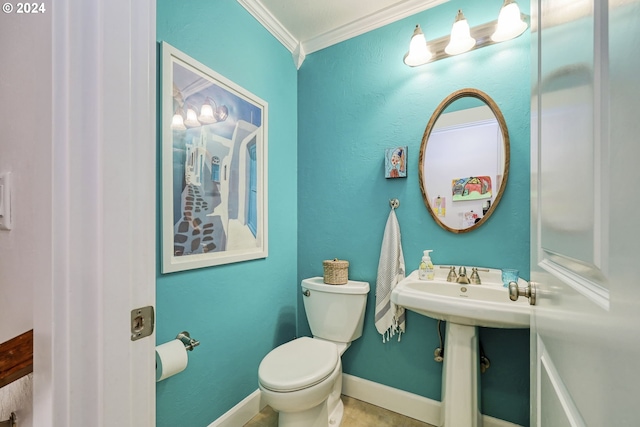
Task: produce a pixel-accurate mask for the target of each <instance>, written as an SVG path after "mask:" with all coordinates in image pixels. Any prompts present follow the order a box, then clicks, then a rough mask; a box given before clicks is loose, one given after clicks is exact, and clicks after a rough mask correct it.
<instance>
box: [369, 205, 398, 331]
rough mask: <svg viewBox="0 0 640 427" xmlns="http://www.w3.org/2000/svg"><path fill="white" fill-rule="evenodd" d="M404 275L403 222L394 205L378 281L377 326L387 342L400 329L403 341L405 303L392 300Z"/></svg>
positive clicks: (384, 242) (386, 230)
mask: <svg viewBox="0 0 640 427" xmlns="http://www.w3.org/2000/svg"><path fill="white" fill-rule="evenodd" d="M404 275H405V267H404V256H403V255H402V242H401V241H400V225H399V224H398V219H397V218H396V213H395V209H391V213H390V214H389V218H388V219H387V225H386V226H385V229H384V237H383V238H382V248H381V250H380V261H378V278H377V281H376V329H377V330H378V332H379V333H380V334H382V342H387V341H388V340H389V339H390V338H391V337H392V336H393V335H395V333H396V332H397V333H398V341H400V337H401V336H402V333H403V332H404V331H405V313H404V307H400V306H397V305H395V304H394V303H393V302H391V291H392V290H393V288H395V286H396V285H397V284H398V282H399V281H400V280H402V279H404Z"/></svg>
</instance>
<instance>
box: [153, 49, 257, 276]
mask: <svg viewBox="0 0 640 427" xmlns="http://www.w3.org/2000/svg"><path fill="white" fill-rule="evenodd" d="M161 80H162V91H161V102H162V108H161V110H162V112H161V114H162V116H161V120H160V123H161V134H162V196H161V197H162V272H163V273H170V272H174V271H181V270H188V269H193V268H202V267H209V266H214V265H220V264H228V263H233V262H239V261H246V260H251V259H257V258H265V257H266V256H267V254H268V245H267V243H268V240H267V237H268V236H267V235H268V233H267V228H268V227H267V225H268V224H267V152H268V150H267V135H268V132H267V124H268V120H267V119H268V113H267V112H268V105H267V103H266V102H265V101H263V100H262V99H260V98H258V97H257V96H255V95H253V94H252V93H250V92H249V91H247V90H246V89H243V88H242V87H240V86H239V85H237V84H235V83H234V82H232V81H231V80H229V79H227V78H225V77H223V76H221V75H220V74H218V73H216V72H215V71H213V70H212V69H210V68H208V67H207V66H205V65H203V64H201V63H200V62H198V61H196V60H195V59H193V58H191V57H189V56H187V55H186V54H185V53H183V52H181V51H179V50H178V49H176V48H174V47H173V46H171V45H169V44H167V43H165V42H163V43H162V75H161Z"/></svg>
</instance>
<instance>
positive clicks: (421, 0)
mask: <svg viewBox="0 0 640 427" xmlns="http://www.w3.org/2000/svg"><path fill="white" fill-rule="evenodd" d="M448 1H449V0H408V1H405V2H402V3H398V4H395V5H393V6H389V7H387V8H385V9H382V10H379V11H378V12H375V13H372V14H371V15H368V16H365V17H364V18H362V19H359V20H357V21H353V22H350V23H349V24H346V25H343V26H341V27H338V28H336V29H334V30H331V31H328V32H326V33H324V34H321V35H319V36H317V37H314V38H311V39H309V40H304V41H302V45H303V46H304V50H305V52H306V53H307V55H308V54H310V53H313V52H317V51H319V50H322V49H324V48H327V47H329V46H333V45H334V44H338V43H340V42H343V41H345V40H348V39H350V38H353V37H356V36H359V35H361V34H364V33H367V32H369V31H372V30H375V29H377V28H380V27H384V26H385V25H388V24H391V23H392V22H396V21H399V20H400V19H403V18H406V17H408V16H411V15H415V14H416V13H419V12H422V11H425V10H427V9H430V8H432V7H435V6H438V5H440V4H442V3H446V2H448Z"/></svg>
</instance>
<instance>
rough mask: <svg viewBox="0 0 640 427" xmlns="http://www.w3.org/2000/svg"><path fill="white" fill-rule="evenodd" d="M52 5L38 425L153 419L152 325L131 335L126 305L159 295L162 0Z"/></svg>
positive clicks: (147, 425)
mask: <svg viewBox="0 0 640 427" xmlns="http://www.w3.org/2000/svg"><path fill="white" fill-rule="evenodd" d="M51 3H53V2H51ZM46 13H50V14H52V39H51V45H52V49H53V50H52V68H53V69H52V77H51V83H52V91H53V102H52V119H53V120H52V122H53V135H52V137H51V136H50V135H47V134H43V135H42V144H48V143H51V144H52V155H51V159H50V160H51V165H52V176H51V179H48V177H44V178H43V179H42V180H41V181H40V184H41V185H43V186H46V187H47V188H49V190H50V191H51V199H52V204H51V206H46V205H45V206H42V211H41V215H42V218H43V220H45V221H50V223H51V227H50V228H51V236H52V245H51V251H50V257H51V263H52V269H53V275H52V278H51V280H50V281H49V282H47V281H44V282H43V283H34V284H33V285H34V396H33V401H34V423H33V425H34V426H37V427H48V426H54V427H86V426H95V427H110V426H123V427H125V426H126V427H133V426H135V427H138V426H140V427H152V426H154V425H155V381H154V379H155V366H154V365H155V357H154V348H155V335H151V336H150V337H146V338H143V339H140V340H139V341H135V342H134V341H131V339H130V338H131V333H130V330H131V315H130V313H131V310H132V309H134V308H137V307H141V306H148V305H154V303H155V257H156V244H155V240H156V239H155V230H156V228H155V217H156V203H155V188H156V185H155V165H156V148H155V147H156V145H157V141H156V138H155V112H156V103H155V92H156V85H155V75H156V42H155V37H156V34H155V0H134V1H129V0H113V1H110V2H103V1H101V0H86V1H82V2H79V1H75V0H55V5H53V4H47V10H46ZM19 37H20V35H19V34H16V40H18V39H19ZM9 84H11V83H9ZM25 84H27V83H25ZM37 125H38V123H37V120H35V119H34V121H33V126H37ZM25 155H28V153H25ZM37 243H38V242H37V241H36V242H33V244H37ZM33 268H38V266H37V265H34V266H33ZM146 326H150V325H149V324H147V325H146Z"/></svg>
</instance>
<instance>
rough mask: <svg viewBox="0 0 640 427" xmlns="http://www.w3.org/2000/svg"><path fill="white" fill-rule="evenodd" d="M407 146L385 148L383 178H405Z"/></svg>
mask: <svg viewBox="0 0 640 427" xmlns="http://www.w3.org/2000/svg"><path fill="white" fill-rule="evenodd" d="M407 148H408V147H406V146H405V147H394V148H387V149H386V150H385V152H384V177H385V178H406V177H407Z"/></svg>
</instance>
